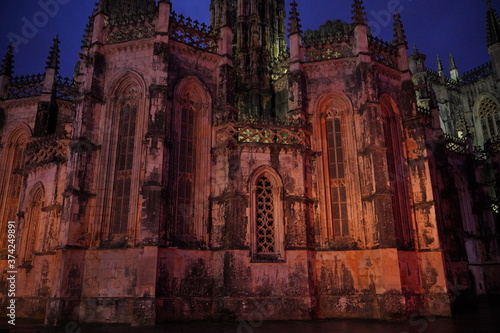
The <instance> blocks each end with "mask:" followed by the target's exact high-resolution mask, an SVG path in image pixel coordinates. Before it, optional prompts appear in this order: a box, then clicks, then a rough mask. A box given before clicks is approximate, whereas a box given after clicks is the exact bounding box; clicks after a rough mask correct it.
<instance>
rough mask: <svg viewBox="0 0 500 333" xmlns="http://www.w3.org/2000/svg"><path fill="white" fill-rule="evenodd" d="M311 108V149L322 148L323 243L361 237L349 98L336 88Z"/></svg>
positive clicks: (320, 167) (357, 180)
mask: <svg viewBox="0 0 500 333" xmlns="http://www.w3.org/2000/svg"><path fill="white" fill-rule="evenodd" d="M312 107H313V108H314V111H313V112H314V119H313V123H314V131H315V135H314V137H313V140H312V145H313V147H314V149H317V150H318V151H321V153H322V154H321V159H319V160H318V171H319V176H320V179H322V181H321V182H319V183H318V195H319V196H320V203H321V204H320V208H319V209H320V210H319V211H318V213H319V214H320V216H321V220H322V225H321V229H322V240H321V242H322V244H325V245H326V246H331V245H333V244H334V243H336V242H348V243H349V244H350V243H352V242H354V241H357V240H359V239H362V238H363V236H362V234H361V232H362V230H363V229H362V226H361V225H359V221H361V218H360V216H359V214H360V212H361V211H362V208H361V196H360V195H359V176H358V169H357V168H358V164H357V163H356V152H357V150H356V141H355V130H354V126H355V124H356V123H355V121H354V117H355V115H354V113H353V112H352V104H351V101H350V100H349V98H348V97H347V96H346V95H345V94H343V93H341V92H336V91H331V92H327V93H325V94H322V95H321V96H320V97H319V98H318V100H317V101H316V102H315V103H313V104H312Z"/></svg>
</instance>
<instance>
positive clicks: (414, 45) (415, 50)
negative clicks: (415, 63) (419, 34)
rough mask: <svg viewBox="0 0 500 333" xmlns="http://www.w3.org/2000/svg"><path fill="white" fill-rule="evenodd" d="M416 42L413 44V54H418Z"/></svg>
mask: <svg viewBox="0 0 500 333" xmlns="http://www.w3.org/2000/svg"><path fill="white" fill-rule="evenodd" d="M419 54H420V53H419V52H418V48H417V44H413V55H419Z"/></svg>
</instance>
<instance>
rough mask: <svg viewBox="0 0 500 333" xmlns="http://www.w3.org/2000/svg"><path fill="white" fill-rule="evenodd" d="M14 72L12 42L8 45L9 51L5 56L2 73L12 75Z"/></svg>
mask: <svg viewBox="0 0 500 333" xmlns="http://www.w3.org/2000/svg"><path fill="white" fill-rule="evenodd" d="M13 73H14V46H13V45H12V44H10V45H9V46H8V47H7V53H5V57H4V58H3V63H2V70H1V72H0V74H2V75H6V76H12V74H13Z"/></svg>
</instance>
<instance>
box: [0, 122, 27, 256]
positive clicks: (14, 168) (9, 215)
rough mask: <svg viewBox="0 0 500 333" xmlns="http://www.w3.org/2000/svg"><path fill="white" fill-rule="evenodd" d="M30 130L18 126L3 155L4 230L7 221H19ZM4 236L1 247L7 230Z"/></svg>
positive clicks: (1, 223)
mask: <svg viewBox="0 0 500 333" xmlns="http://www.w3.org/2000/svg"><path fill="white" fill-rule="evenodd" d="M28 138H29V130H28V129H27V128H26V127H25V126H22V127H20V128H17V129H16V130H14V131H13V132H12V134H11V135H10V137H9V139H8V141H7V147H6V149H5V150H4V152H5V154H4V156H3V159H2V160H3V161H4V162H3V163H2V164H3V166H5V169H4V172H5V173H4V174H3V177H4V180H3V181H2V185H3V186H1V187H2V188H1V189H0V191H1V192H3V193H5V194H6V195H5V197H3V200H2V202H0V204H1V206H2V207H3V209H2V214H0V216H1V217H2V220H1V221H0V225H1V226H2V229H1V230H2V231H5V227H6V223H7V222H8V221H17V220H18V217H17V213H18V211H19V203H20V198H21V192H22V188H23V182H24V176H23V175H21V174H20V172H19V170H20V169H22V168H23V166H24V163H25V157H24V151H25V148H26V144H27V143H28V140H29V139H28ZM1 234H2V237H1V239H0V245H1V246H0V247H3V245H4V244H5V240H6V235H7V233H6V232H2V233H1Z"/></svg>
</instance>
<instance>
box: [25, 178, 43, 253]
mask: <svg viewBox="0 0 500 333" xmlns="http://www.w3.org/2000/svg"><path fill="white" fill-rule="evenodd" d="M44 194H45V191H44V189H43V186H42V185H41V184H37V185H36V186H35V187H33V189H32V190H31V193H30V196H29V199H28V204H27V206H26V214H25V220H24V247H23V248H22V251H23V252H22V253H21V258H22V259H23V260H24V261H31V260H33V257H34V254H35V251H36V244H37V233H38V229H39V226H40V225H41V224H43V222H42V208H43V199H44Z"/></svg>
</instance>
